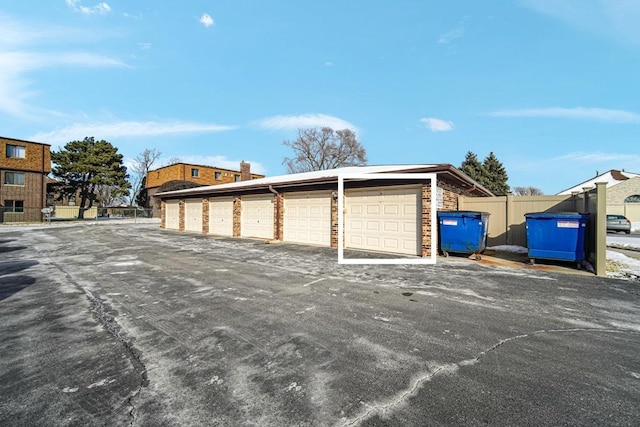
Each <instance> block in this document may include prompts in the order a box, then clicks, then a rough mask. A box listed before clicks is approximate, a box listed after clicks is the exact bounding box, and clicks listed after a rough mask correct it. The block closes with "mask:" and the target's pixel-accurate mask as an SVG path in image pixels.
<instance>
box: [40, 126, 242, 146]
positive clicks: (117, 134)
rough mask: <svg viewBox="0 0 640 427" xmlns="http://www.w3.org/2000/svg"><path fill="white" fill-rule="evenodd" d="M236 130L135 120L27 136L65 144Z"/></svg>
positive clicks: (62, 129) (76, 127)
mask: <svg viewBox="0 0 640 427" xmlns="http://www.w3.org/2000/svg"><path fill="white" fill-rule="evenodd" d="M233 129H236V127H235V126H225V125H218V124H213V123H195V122H181V121H168V122H154V121H148V122H136V121H122V122H112V123H76V124H73V125H70V126H67V127H64V128H61V129H56V130H53V131H50V132H40V133H37V134H35V135H33V136H32V137H31V138H32V139H33V140H35V141H42V142H45V143H63V142H64V143H66V142H69V141H73V140H78V139H80V140H81V139H84V137H86V136H94V137H96V138H99V139H113V138H122V137H150V136H160V135H178V134H187V133H212V132H224V131H228V130H233Z"/></svg>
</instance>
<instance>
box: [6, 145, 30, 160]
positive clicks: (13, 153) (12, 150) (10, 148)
mask: <svg viewBox="0 0 640 427" xmlns="http://www.w3.org/2000/svg"><path fill="white" fill-rule="evenodd" d="M25 156H26V148H25V147H23V146H22V145H11V144H7V157H14V158H17V159H24V158H25Z"/></svg>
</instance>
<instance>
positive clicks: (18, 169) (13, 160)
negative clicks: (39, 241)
mask: <svg viewBox="0 0 640 427" xmlns="http://www.w3.org/2000/svg"><path fill="white" fill-rule="evenodd" d="M7 145H14V146H19V147H24V154H25V156H24V158H17V157H7ZM50 171H51V152H50V147H49V146H48V145H46V144H40V143H36V142H29V141H21V140H14V139H11V138H2V137H0V207H5V200H18V201H22V202H23V204H24V212H22V213H20V212H17V213H7V215H8V216H11V217H12V221H25V222H27V221H29V222H31V221H41V220H42V213H41V212H40V210H41V209H42V208H43V207H45V205H46V193H47V186H46V174H47V173H49V172H50ZM7 172H10V173H23V174H24V185H11V184H5V176H6V173H7ZM4 219H6V218H4Z"/></svg>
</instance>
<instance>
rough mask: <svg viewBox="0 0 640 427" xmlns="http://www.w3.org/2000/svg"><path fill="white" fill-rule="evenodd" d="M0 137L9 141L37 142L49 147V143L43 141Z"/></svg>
mask: <svg viewBox="0 0 640 427" xmlns="http://www.w3.org/2000/svg"><path fill="white" fill-rule="evenodd" d="M0 139H6V140H9V141H17V142H27V143H29V144H39V145H46V146H49V147H51V144H47V143H44V142H36V141H27V140H26V139H18V138H9V137H8V136H0Z"/></svg>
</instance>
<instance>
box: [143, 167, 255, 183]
mask: <svg viewBox="0 0 640 427" xmlns="http://www.w3.org/2000/svg"><path fill="white" fill-rule="evenodd" d="M245 164H246V165H247V168H249V167H250V166H249V164H248V163H245ZM191 169H198V177H197V178H195V177H192V176H191ZM216 172H220V179H219V180H216V178H215V173H216ZM247 173H248V176H249V177H250V179H252V178H264V175H258V174H252V173H250V172H249V171H247ZM235 175H238V176H241V173H240V171H232V170H229V169H221V168H214V167H210V166H201V165H189V164H184V163H177V164H175V165H171V166H166V167H163V168H160V169H156V170H152V171H149V174H148V176H147V181H146V184H145V185H146V187H147V188H154V187H159V186H161V185H162V184H164V183H166V182H169V181H189V182H194V183H196V184H202V185H216V184H226V183H229V182H234V181H235Z"/></svg>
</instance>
